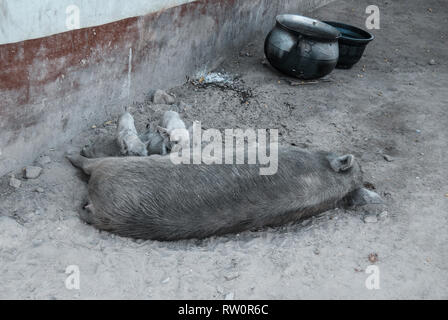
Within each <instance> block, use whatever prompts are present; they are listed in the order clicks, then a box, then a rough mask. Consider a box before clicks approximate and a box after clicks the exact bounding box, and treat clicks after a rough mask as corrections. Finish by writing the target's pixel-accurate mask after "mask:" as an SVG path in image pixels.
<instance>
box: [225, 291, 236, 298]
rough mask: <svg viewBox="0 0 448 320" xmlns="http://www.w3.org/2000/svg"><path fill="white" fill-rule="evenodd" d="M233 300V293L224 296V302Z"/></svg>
mask: <svg viewBox="0 0 448 320" xmlns="http://www.w3.org/2000/svg"><path fill="white" fill-rule="evenodd" d="M234 298H235V294H234V293H233V292H229V293H228V294H226V296H225V297H224V300H233V299H234Z"/></svg>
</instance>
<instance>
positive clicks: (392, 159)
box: [383, 154, 394, 162]
mask: <svg viewBox="0 0 448 320" xmlns="http://www.w3.org/2000/svg"><path fill="white" fill-rule="evenodd" d="M383 158H384V160H386V161H387V162H392V161H394V158H393V157H391V156H390V155H388V154H385V155H383Z"/></svg>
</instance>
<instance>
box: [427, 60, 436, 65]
mask: <svg viewBox="0 0 448 320" xmlns="http://www.w3.org/2000/svg"><path fill="white" fill-rule="evenodd" d="M428 63H429V64H430V65H431V66H433V65H435V64H436V60H434V59H431V60H429V62H428Z"/></svg>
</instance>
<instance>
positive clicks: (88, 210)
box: [79, 203, 95, 224]
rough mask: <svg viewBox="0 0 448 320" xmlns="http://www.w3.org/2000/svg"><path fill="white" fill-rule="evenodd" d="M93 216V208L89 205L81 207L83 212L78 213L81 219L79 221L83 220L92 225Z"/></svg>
mask: <svg viewBox="0 0 448 320" xmlns="http://www.w3.org/2000/svg"><path fill="white" fill-rule="evenodd" d="M94 214H95V208H94V207H93V205H92V204H91V203H90V204H87V205H85V206H84V207H83V210H82V211H81V212H80V213H79V216H80V217H81V220H83V221H84V222H86V223H88V224H92V223H93V216H94Z"/></svg>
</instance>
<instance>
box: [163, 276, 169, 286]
mask: <svg viewBox="0 0 448 320" xmlns="http://www.w3.org/2000/svg"><path fill="white" fill-rule="evenodd" d="M170 280H171V279H170V277H168V278H166V279H164V280H162V284H167V283H168V282H170Z"/></svg>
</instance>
